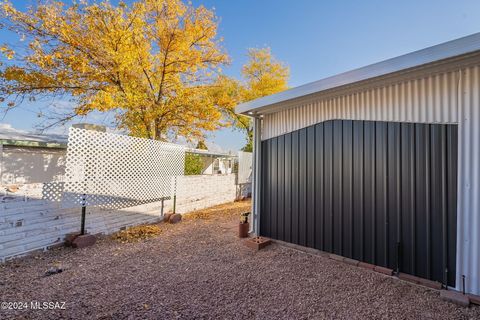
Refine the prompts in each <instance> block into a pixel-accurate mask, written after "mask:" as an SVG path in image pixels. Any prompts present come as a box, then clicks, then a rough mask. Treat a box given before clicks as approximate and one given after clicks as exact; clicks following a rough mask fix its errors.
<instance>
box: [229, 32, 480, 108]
mask: <svg viewBox="0 0 480 320" xmlns="http://www.w3.org/2000/svg"><path fill="white" fill-rule="evenodd" d="M476 51H480V33H475V34H472V35H469V36H466V37H463V38H459V39H456V40H452V41H448V42H445V43H442V44H438V45H435V46H432V47H429V48H426V49H422V50H418V51H414V52H411V53H408V54H405V55H401V56H399V57H395V58H392V59H388V60H384V61H381V62H377V63H374V64H371V65H368V66H365V67H362V68H358V69H355V70H352V71H347V72H344V73H340V74H338V75H335V76H332V77H328V78H325V79H322V80H318V81H315V82H311V83H307V84H304V85H302V86H299V87H295V88H292V89H288V90H285V91H283V92H279V93H276V94H273V95H270V96H266V97H262V98H259V99H256V100H252V101H249V102H246V103H242V104H240V105H238V106H237V107H236V108H235V111H236V112H237V113H243V114H252V113H254V112H261V111H262V110H263V109H265V108H266V107H269V106H272V105H275V104H277V103H281V102H284V101H288V100H293V99H296V98H300V97H303V96H306V95H310V94H314V93H318V92H322V91H325V90H329V89H334V88H337V87H341V86H345V85H349V84H353V83H356V82H360V81H364V80H369V79H373V78H376V77H380V76H385V75H388V74H392V73H396V72H399V71H403V70H407V69H412V68H417V67H420V66H423V65H426V64H430V63H434V62H437V61H441V60H446V59H450V58H454V57H458V56H461V55H465V54H469V53H473V52H476Z"/></svg>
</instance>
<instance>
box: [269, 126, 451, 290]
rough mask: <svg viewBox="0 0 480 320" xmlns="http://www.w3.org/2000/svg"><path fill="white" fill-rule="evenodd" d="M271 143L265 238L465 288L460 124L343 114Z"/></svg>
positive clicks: (277, 138)
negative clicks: (459, 246) (460, 255)
mask: <svg viewBox="0 0 480 320" xmlns="http://www.w3.org/2000/svg"><path fill="white" fill-rule="evenodd" d="M262 144H263V147H262V159H263V160H264V169H265V170H263V175H262V184H263V187H264V188H263V193H262V203H263V206H262V213H264V214H262V215H261V224H260V226H261V227H260V231H261V235H263V236H267V237H272V238H275V239H280V240H283V241H289V242H293V243H296V244H300V245H303V246H308V247H314V248H317V249H320V250H323V251H327V252H332V253H335V254H338V255H342V256H346V257H349V258H353V259H357V260H360V261H364V262H368V263H372V264H376V265H380V266H383V267H388V268H391V269H398V270H399V271H401V272H405V273H409V274H413V275H416V276H420V277H423V278H427V279H431V280H435V281H438V282H442V283H444V284H447V283H448V285H450V286H454V285H455V278H456V274H455V266H456V264H455V262H456V261H455V251H456V237H455V234H456V229H455V226H456V223H455V222H456V215H457V197H456V194H457V193H456V190H457V125H443V124H413V123H398V122H383V121H351V120H333V121H326V122H322V123H319V124H316V125H314V126H310V127H308V128H304V129H300V130H298V131H294V132H292V133H288V134H285V135H282V136H279V137H275V138H272V139H269V140H266V141H264V142H263V143H262ZM296 146H298V148H297V147H296ZM291 178H295V179H291ZM287 221H288V222H287Z"/></svg>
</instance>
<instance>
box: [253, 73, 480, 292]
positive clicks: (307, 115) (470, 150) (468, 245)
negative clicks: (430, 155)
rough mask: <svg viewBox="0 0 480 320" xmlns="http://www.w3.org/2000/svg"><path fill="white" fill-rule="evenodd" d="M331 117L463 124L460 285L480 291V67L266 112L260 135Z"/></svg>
mask: <svg viewBox="0 0 480 320" xmlns="http://www.w3.org/2000/svg"><path fill="white" fill-rule="evenodd" d="M329 119H358V120H383V121H399V122H408V121H411V122H420V123H458V124H459V127H458V135H459V137H458V139H459V141H458V148H459V150H458V157H459V159H458V166H459V168H458V170H459V171H458V215H457V216H458V218H457V268H456V270H457V279H456V280H457V281H456V284H457V286H456V288H457V289H459V290H460V289H462V287H461V285H462V281H461V280H462V275H465V277H466V288H465V289H466V291H467V292H470V293H474V294H480V67H479V65H476V66H472V67H468V68H462V69H461V70H458V71H452V72H448V73H444V74H439V75H434V76H430V77H425V78H422V79H417V80H411V81H406V82H403V83H399V84H395V85H390V86H386V87H383V88H377V89H370V90H365V91H363V92H356V93H352V94H349V95H345V96H341V97H336V98H332V99H326V100H322V101H316V102H312V103H309V104H306V105H304V106H300V107H297V108H294V109H289V110H284V111H281V112H278V113H274V114H266V115H265V116H264V119H263V130H262V139H263V140H265V139H269V138H272V137H275V136H279V135H282V134H285V133H288V132H292V131H294V130H298V129H301V128H305V127H307V126H310V125H312V124H315V123H318V122H322V121H325V120H329ZM286 160H288V159H286ZM291 179H295V178H294V177H291ZM286 182H287V181H286Z"/></svg>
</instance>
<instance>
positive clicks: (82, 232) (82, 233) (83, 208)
mask: <svg viewBox="0 0 480 320" xmlns="http://www.w3.org/2000/svg"><path fill="white" fill-rule="evenodd" d="M85 197H86V196H85V194H84V195H83V198H82V221H81V227H80V234H81V235H82V236H83V235H84V234H85V217H86V215H87V207H86V206H85V204H86V203H85Z"/></svg>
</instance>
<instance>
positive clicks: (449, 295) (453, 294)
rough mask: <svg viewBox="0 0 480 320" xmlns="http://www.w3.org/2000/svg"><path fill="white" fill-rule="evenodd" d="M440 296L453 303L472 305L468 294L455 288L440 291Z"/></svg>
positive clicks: (464, 305)
mask: <svg viewBox="0 0 480 320" xmlns="http://www.w3.org/2000/svg"><path fill="white" fill-rule="evenodd" d="M440 298H442V299H443V300H445V301H450V302H452V303H455V304H458V305H460V306H463V307H468V306H469V305H470V299H469V298H468V296H467V295H466V294H462V293H460V292H458V291H454V290H442V291H440Z"/></svg>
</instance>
